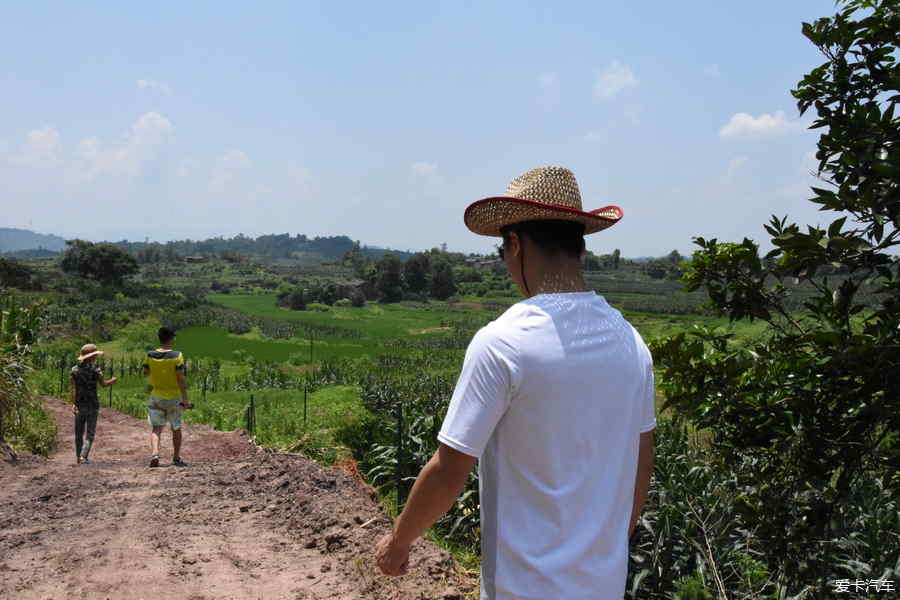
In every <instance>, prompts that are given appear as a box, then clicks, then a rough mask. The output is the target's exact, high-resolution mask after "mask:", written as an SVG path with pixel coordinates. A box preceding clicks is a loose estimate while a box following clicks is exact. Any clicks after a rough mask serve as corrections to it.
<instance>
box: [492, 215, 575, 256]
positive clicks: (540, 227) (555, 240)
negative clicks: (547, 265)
mask: <svg viewBox="0 0 900 600" xmlns="http://www.w3.org/2000/svg"><path fill="white" fill-rule="evenodd" d="M513 231H515V232H517V233H519V234H520V235H521V234H523V233H524V234H526V235H527V236H528V237H529V238H530V239H531V241H532V242H534V244H535V245H536V246H537V247H538V248H540V250H541V252H543V253H544V254H546V255H547V256H558V255H560V254H564V255H566V256H569V257H571V258H576V259H578V258H581V255H582V253H584V249H585V246H584V225H582V224H581V223H578V222H576V221H561V220H547V221H524V222H522V223H513V224H512V225H507V226H505V227H502V228H501V229H500V233H501V234H502V235H503V245H504V246H505V245H506V244H508V243H509V234H510V233H512V232H513Z"/></svg>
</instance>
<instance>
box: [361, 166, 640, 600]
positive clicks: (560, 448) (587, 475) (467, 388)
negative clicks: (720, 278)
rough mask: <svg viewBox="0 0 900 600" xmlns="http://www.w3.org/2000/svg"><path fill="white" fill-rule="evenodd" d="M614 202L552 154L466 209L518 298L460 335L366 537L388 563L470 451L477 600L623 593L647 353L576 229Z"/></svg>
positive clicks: (447, 493) (444, 503)
mask: <svg viewBox="0 0 900 600" xmlns="http://www.w3.org/2000/svg"><path fill="white" fill-rule="evenodd" d="M621 217H622V211H621V209H619V208H618V207H616V206H607V207H604V208H601V209H598V210H595V211H590V212H585V211H584V210H582V208H581V197H580V193H579V191H578V185H577V183H576V181H575V177H574V175H573V174H572V173H571V172H570V171H569V170H567V169H563V168H560V167H541V168H538V169H533V170H531V171H528V172H527V173H525V174H524V175H522V176H520V177H518V178H516V179H515V180H513V182H512V183H511V184H510V185H509V187H508V188H507V195H506V196H501V197H492V198H486V199H484V200H479V201H478V202H475V203H474V204H472V205H471V206H469V207H468V209H466V213H465V222H466V225H467V226H468V227H469V229H471V230H472V231H473V232H475V233H478V234H481V235H492V236H502V238H503V247H502V249H501V257H502V258H503V261H504V263H505V264H506V267H507V269H508V271H509V273H510V276H511V277H512V279H513V281H514V282H515V284H516V286H517V287H518V288H519V289H520V290H521V291H522V293H523V295H524V296H525V300H523V301H521V302H519V303H517V304H515V305H513V306H512V307H510V308H509V309H508V310H507V311H506V312H505V313H504V314H503V315H501V316H500V317H499V318H498V319H497V320H495V321H493V322H491V323H490V324H488V325H487V326H485V327H484V328H483V329H481V330H480V331H479V332H478V333H477V334H476V335H475V337H474V338H473V339H472V342H471V343H470V344H469V348H468V350H467V351H466V358H465V361H464V363H463V368H462V372H461V374H460V377H459V381H458V382H457V384H456V389H455V391H454V393H453V398H452V399H451V401H450V406H449V409H448V411H447V416H446V418H445V420H444V423H443V426H442V428H441V431H440V433H439V434H438V440H439V442H440V445H439V449H438V451H437V452H436V453H435V454H434V456H433V457H432V458H431V460H430V461H429V462H428V464H427V465H426V466H425V467H424V468H423V469H422V472H421V473H420V474H419V476H418V478H417V479H416V483H415V485H414V486H413V488H412V492H411V494H410V497H409V501H408V502H407V504H406V507H405V509H404V510H403V513H402V514H401V515H400V516H399V517H398V518H397V520H396V522H395V525H394V529H393V532H392V533H391V534H389V535H387V536H385V537H384V538H383V539H381V540H380V541H379V542H378V544H377V545H376V549H375V554H376V559H377V562H378V565H379V567H380V568H381V570H382V571H383V572H384V573H386V574H389V575H400V574H402V573H405V572H406V569H407V564H408V557H409V548H410V545H411V544H412V542H413V541H414V540H415V539H416V538H417V537H419V536H420V535H422V533H423V532H424V531H425V530H426V529H427V528H428V527H430V526H431V525H432V524H433V523H434V522H435V521H436V520H437V519H438V518H440V517H441V516H442V515H443V514H444V513H445V512H446V511H447V510H448V509H449V508H450V507H451V506H452V504H453V502H454V501H455V500H456V498H457V497H458V495H459V493H460V492H461V490H462V488H463V486H464V484H465V482H466V479H467V477H468V474H469V472H470V471H471V469H472V467H473V466H474V463H475V461H476V459H478V460H479V475H480V486H481V489H480V498H481V551H482V552H481V598H482V600H549V599H564V600H588V599H590V600H598V599H599V600H607V599H608V600H613V599H615V600H621V599H622V597H623V595H624V592H625V580H626V576H627V567H628V538H629V537H630V535H631V533H632V532H633V530H634V527H635V524H636V523H637V519H638V516H639V515H640V512H641V509H642V508H643V504H644V500H645V498H646V495H647V489H648V487H649V482H650V474H651V472H652V469H653V429H654V428H655V426H656V416H655V410H654V401H653V400H654V390H653V362H652V359H651V356H650V352H649V351H648V350H647V347H646V346H645V345H644V342H643V340H642V339H641V337H640V335H638V333H637V332H636V331H635V330H634V328H633V327H632V326H631V325H630V324H629V323H628V322H627V321H626V320H625V319H624V318H623V317H622V315H621V314H620V313H619V311H617V310H615V309H613V308H612V307H610V306H609V304H607V302H606V300H604V299H603V297H602V296H598V295H597V294H596V293H594V292H593V291H590V290H588V288H587V286H586V285H585V282H584V279H583V277H582V274H581V257H582V255H583V253H584V250H585V246H584V237H583V236H584V234H587V233H595V232H597V231H601V230H603V229H606V228H607V227H610V226H612V225H614V224H615V223H617V222H618V221H619V219H621Z"/></svg>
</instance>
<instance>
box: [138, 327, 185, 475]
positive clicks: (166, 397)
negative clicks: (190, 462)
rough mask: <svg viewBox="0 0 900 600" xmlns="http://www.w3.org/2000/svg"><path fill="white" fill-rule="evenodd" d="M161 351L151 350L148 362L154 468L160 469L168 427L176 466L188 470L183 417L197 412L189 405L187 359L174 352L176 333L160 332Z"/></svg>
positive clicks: (146, 363)
mask: <svg viewBox="0 0 900 600" xmlns="http://www.w3.org/2000/svg"><path fill="white" fill-rule="evenodd" d="M158 335H159V348H157V349H156V350H151V351H150V352H148V353H147V356H146V357H145V358H144V375H145V376H147V377H149V378H150V387H151V391H150V399H149V401H148V403H147V420H148V421H149V422H150V427H151V428H152V431H151V433H150V452H151V456H150V466H151V467H158V466H159V436H160V434H161V433H162V431H163V429H165V426H166V423H168V424H169V426H170V427H171V428H172V447H173V450H174V452H173V456H172V464H173V465H175V466H176V467H186V466H187V464H186V463H185V462H184V461H183V460H182V459H181V413H182V411H183V410H184V409H185V408H193V404H191V403H190V402H189V401H188V391H187V380H186V379H185V364H184V355H183V354H182V353H181V352H179V351H177V350H173V349H172V347H173V346H174V345H175V331H174V330H172V329H170V328H168V327H160V328H159V332H158Z"/></svg>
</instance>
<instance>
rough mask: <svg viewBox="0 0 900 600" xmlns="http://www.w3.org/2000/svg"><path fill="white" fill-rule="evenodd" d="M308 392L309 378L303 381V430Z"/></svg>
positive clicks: (304, 427)
mask: <svg viewBox="0 0 900 600" xmlns="http://www.w3.org/2000/svg"><path fill="white" fill-rule="evenodd" d="M308 390H309V377H306V378H305V379H304V380H303V429H306V394H307V392H308Z"/></svg>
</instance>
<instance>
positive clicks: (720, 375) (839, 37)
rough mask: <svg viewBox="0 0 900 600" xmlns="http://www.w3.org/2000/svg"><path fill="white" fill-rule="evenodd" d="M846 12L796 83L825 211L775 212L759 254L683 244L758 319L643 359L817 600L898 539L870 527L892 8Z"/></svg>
mask: <svg viewBox="0 0 900 600" xmlns="http://www.w3.org/2000/svg"><path fill="white" fill-rule="evenodd" d="M843 4H844V6H843V7H842V10H841V12H840V13H838V14H836V15H834V16H833V17H830V18H823V19H819V20H817V21H815V22H813V23H805V24H804V25H803V34H804V35H805V36H806V37H807V38H808V39H809V40H810V41H811V42H812V43H813V44H815V45H816V47H818V48H819V50H821V52H822V53H823V54H824V55H825V57H826V58H827V62H825V63H824V64H823V65H821V66H820V67H817V68H816V69H813V71H811V72H810V73H809V74H807V75H806V76H805V77H804V78H803V79H802V81H800V83H799V85H798V87H797V89H796V90H794V91H793V94H794V96H795V97H796V98H797V100H798V107H799V110H800V112H801V114H802V113H805V112H807V111H808V110H809V109H814V110H815V112H816V113H817V119H816V120H815V122H814V123H813V125H812V127H813V128H815V129H821V130H822V131H823V133H822V135H821V137H820V138H819V142H818V152H817V154H816V157H817V158H818V160H819V175H820V177H821V179H823V180H824V182H825V183H824V184H823V185H822V187H814V188H813V189H812V192H813V194H814V196H813V197H812V198H811V199H810V201H811V202H814V203H816V204H818V205H819V206H820V209H821V210H823V211H832V212H833V213H836V215H835V217H836V218H834V220H833V221H832V222H831V223H830V225H829V226H828V227H827V228H820V227H813V226H808V227H806V228H805V229H801V228H800V227H799V226H797V225H796V224H793V223H791V224H788V223H787V220H786V219H779V218H777V217H772V220H771V222H770V223H769V224H768V225H767V226H766V231H767V232H768V233H769V235H770V236H771V243H772V245H773V246H774V250H772V251H771V252H769V253H768V254H767V255H766V256H765V257H763V258H760V256H759V252H758V246H757V245H756V244H755V243H754V242H753V241H751V240H749V239H744V240H743V241H742V242H741V243H722V242H718V241H717V240H714V239H713V240H706V239H703V238H696V239H695V243H696V244H697V245H698V246H699V247H700V250H699V251H697V252H695V253H694V256H693V260H692V262H691V264H690V266H689V267H688V270H687V273H686V275H685V281H686V283H687V287H688V289H690V290H697V289H701V288H702V289H705V290H706V291H707V292H708V294H709V296H710V298H711V300H712V303H713V304H714V306H715V307H716V308H717V309H718V310H719V311H720V312H721V313H722V314H726V315H728V316H730V317H731V319H745V318H746V319H751V320H752V319H761V320H763V321H765V322H767V323H768V329H767V331H766V334H765V335H764V336H763V337H762V338H760V339H758V340H755V341H753V342H750V343H747V344H743V345H737V344H735V343H733V341H732V340H731V337H730V336H729V335H728V334H724V333H721V332H716V331H711V330H698V331H696V332H694V333H683V334H679V335H677V336H675V337H673V338H670V339H668V340H666V341H664V342H662V343H660V344H657V345H656V346H655V351H654V356H655V358H656V360H657V364H658V366H661V367H662V368H663V370H664V382H665V383H664V388H665V390H666V394H667V397H668V403H669V405H671V406H673V407H674V408H675V410H676V411H677V412H678V414H680V415H682V416H683V417H686V418H688V419H690V420H691V421H692V422H693V423H694V424H695V426H696V427H698V428H702V429H705V430H706V431H708V432H709V433H710V434H711V443H712V444H713V447H714V448H715V449H716V450H717V454H718V455H719V456H720V457H721V458H722V460H723V461H724V464H725V465H726V466H729V467H731V468H733V469H734V470H735V472H740V473H741V475H740V476H739V477H738V478H737V480H736V482H735V485H736V488H737V489H736V494H737V495H738V497H739V498H740V499H741V506H742V507H743V511H744V513H745V514H744V517H745V519H746V529H747V530H752V531H754V532H755V534H756V535H757V536H759V537H760V538H762V539H765V540H766V556H765V558H766V560H767V561H768V563H769V564H768V567H769V570H770V572H772V573H774V574H778V575H779V576H780V578H781V579H782V581H784V582H786V583H785V585H786V587H787V588H792V589H791V593H797V592H801V591H807V592H809V591H812V596H811V597H816V598H825V597H831V596H830V595H829V592H833V591H834V590H833V585H829V581H832V582H833V581H834V580H835V579H840V578H851V579H854V580H855V579H858V578H859V569H862V568H863V566H864V567H865V570H866V572H868V573H871V574H872V575H873V576H880V575H881V574H882V573H887V574H888V579H896V578H897V574H898V571H896V570H894V569H897V563H896V557H897V556H898V555H900V539H898V536H896V535H888V532H887V531H879V528H880V527H883V528H886V529H888V530H894V531H896V527H897V521H896V517H894V519H895V520H894V521H884V520H882V521H879V519H883V518H884V517H879V516H878V515H880V514H882V512H880V510H881V509H878V508H877V507H878V506H884V505H885V503H888V504H890V503H894V504H893V505H894V506H895V507H896V506H897V504H898V503H900V476H898V475H897V474H898V472H900V261H898V259H897V255H896V247H897V246H898V245H900V118H898V117H897V116H895V108H896V104H897V102H898V101H900V93H898V92H900V66H898V62H897V56H898V52H900V33H898V32H900V0H851V1H847V2H844V3H843ZM826 267H827V268H829V269H831V270H832V271H831V273H830V274H829V276H827V277H823V276H817V274H821V273H822V272H823V270H824V269H825V268H826ZM834 273H843V274H842V275H840V276H837V275H834ZM786 278H792V279H793V278H796V279H797V280H800V281H801V282H803V284H804V285H805V286H807V287H809V288H810V289H812V290H815V294H814V296H813V297H812V298H810V299H809V300H808V301H806V302H805V305H804V310H803V311H802V312H791V310H789V304H788V294H787V292H786V288H785V286H784V285H783V284H782V282H783V280H784V279H786ZM861 292H865V294H862V293H861ZM866 297H868V298H876V299H877V300H875V301H868V302H867V301H866ZM748 465H752V468H747V467H748ZM741 467H743V468H741ZM886 523H893V525H890V524H886ZM860 565H863V566H860ZM807 585H809V586H811V587H808V588H807V587H806V586H807ZM804 588H805V589H804Z"/></svg>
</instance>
